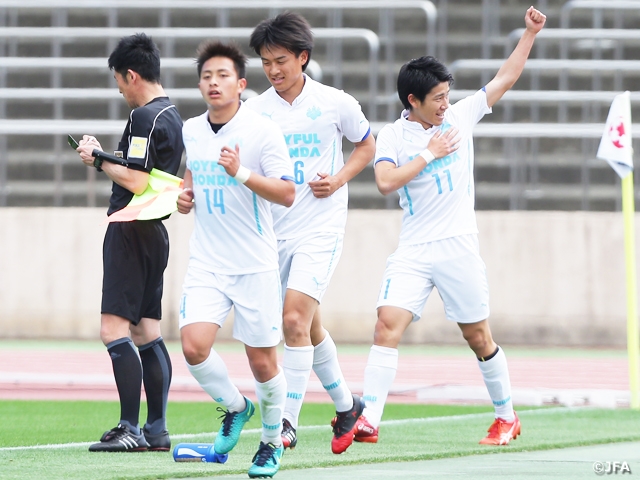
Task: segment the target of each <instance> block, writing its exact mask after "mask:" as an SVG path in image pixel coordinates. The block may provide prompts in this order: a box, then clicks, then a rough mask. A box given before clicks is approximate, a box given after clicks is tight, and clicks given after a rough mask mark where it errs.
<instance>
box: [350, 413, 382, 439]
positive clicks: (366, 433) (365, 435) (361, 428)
mask: <svg viewBox="0 0 640 480" xmlns="http://www.w3.org/2000/svg"><path fill="white" fill-rule="evenodd" d="M379 430H380V427H376V428H373V426H372V425H371V424H370V423H369V421H368V420H367V419H366V418H365V417H364V416H360V418H359V419H358V421H357V422H356V426H355V428H354V431H355V434H356V435H355V438H354V440H355V441H356V442H363V443H378V431H379Z"/></svg>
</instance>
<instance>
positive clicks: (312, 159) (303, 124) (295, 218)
mask: <svg viewBox="0 0 640 480" xmlns="http://www.w3.org/2000/svg"><path fill="white" fill-rule="evenodd" d="M247 106H248V107H251V108H252V109H253V110H255V111H256V112H258V113H260V114H261V115H263V116H265V117H269V118H270V119H272V120H273V121H274V122H276V123H277V124H278V126H279V127H280V128H281V129H282V132H283V134H284V138H285V140H286V142H287V147H288V148H289V156H290V157H291V164H292V165H293V168H294V178H295V182H296V200H295V202H294V204H293V206H292V207H291V208H284V207H282V206H280V205H273V206H272V210H273V219H274V228H275V231H276V236H277V237H278V240H286V239H289V238H294V237H297V236H300V235H305V234H307V233H312V232H333V233H343V232H344V227H345V223H346V221H347V204H348V201H349V192H348V190H347V185H346V184H345V185H344V186H343V187H342V188H340V189H339V190H337V191H336V192H335V193H334V194H333V195H332V196H331V197H329V198H316V197H314V196H313V193H312V192H311V189H310V188H309V185H308V183H309V182H310V181H313V180H318V179H319V178H320V177H318V176H317V173H318V172H323V173H328V174H329V175H335V174H336V173H337V172H338V171H339V170H340V169H341V168H342V167H343V166H344V158H343V155H342V136H343V135H344V136H345V137H347V139H348V140H349V141H350V142H353V143H356V142H360V141H362V140H364V139H365V138H367V136H368V135H369V134H370V130H369V121H368V120H367V119H366V118H365V116H364V114H363V113H362V109H361V108H360V104H359V103H358V101H357V100H356V99H355V98H353V97H352V96H351V95H349V94H347V93H345V92H343V91H342V90H337V89H335V88H333V87H328V86H326V85H323V84H321V83H319V82H316V81H314V80H312V79H311V78H309V77H308V76H306V75H305V84H304V87H303V89H302V92H301V93H300V95H298V97H297V98H296V99H295V100H294V101H293V105H290V104H289V103H288V102H287V101H286V100H284V99H282V97H280V95H278V93H277V92H276V91H275V89H274V88H273V87H271V88H269V89H268V90H267V91H265V92H264V93H262V94H261V95H259V96H257V97H253V98H251V99H249V100H247Z"/></svg>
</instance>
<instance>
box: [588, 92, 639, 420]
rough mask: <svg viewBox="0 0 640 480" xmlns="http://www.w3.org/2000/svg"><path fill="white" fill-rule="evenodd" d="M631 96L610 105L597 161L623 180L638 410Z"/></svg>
mask: <svg viewBox="0 0 640 480" xmlns="http://www.w3.org/2000/svg"><path fill="white" fill-rule="evenodd" d="M631 140H632V139H631V95H630V93H629V92H628V91H627V92H624V93H621V94H620V95H616V97H615V98H614V99H613V102H612V103H611V109H610V110H609V115H608V116H607V123H606V125H605V127H604V133H603V134H602V140H600V147H599V148H598V153H597V154H596V157H598V158H601V159H602V160H606V161H607V162H608V163H609V165H611V168H613V169H614V170H615V172H616V173H617V174H618V175H619V176H620V178H621V179H622V216H623V218H624V251H625V264H626V275H627V354H628V357H629V387H630V390H631V408H635V409H638V408H640V397H639V396H638V385H639V381H638V347H639V341H640V339H639V338H638V301H637V280H636V251H635V224H634V222H635V220H634V217H635V215H634V213H635V195H634V191H633V190H634V189H633V146H632V144H631Z"/></svg>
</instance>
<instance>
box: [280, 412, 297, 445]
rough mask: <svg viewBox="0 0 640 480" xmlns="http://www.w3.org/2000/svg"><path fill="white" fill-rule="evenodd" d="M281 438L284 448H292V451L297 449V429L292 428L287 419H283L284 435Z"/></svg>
mask: <svg viewBox="0 0 640 480" xmlns="http://www.w3.org/2000/svg"><path fill="white" fill-rule="evenodd" d="M280 436H281V437H282V446H283V447H284V448H290V449H291V450H293V449H294V448H296V445H297V444H298V436H297V435H296V429H295V428H293V427H292V426H291V423H289V420H287V419H286V418H283V419H282V433H281V434H280Z"/></svg>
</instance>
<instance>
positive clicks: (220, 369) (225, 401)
mask: <svg viewBox="0 0 640 480" xmlns="http://www.w3.org/2000/svg"><path fill="white" fill-rule="evenodd" d="M187 368H188V369H189V371H190V372H191V375H193V377H194V378H195V379H196V380H197V381H198V383H199V384H200V386H201V387H202V389H203V390H204V391H205V392H207V393H208V394H209V395H211V398H213V399H214V400H215V401H216V402H218V403H220V404H222V405H224V406H225V407H227V409H229V410H230V411H232V412H242V411H243V410H244V409H245V408H247V404H246V402H245V400H244V396H242V394H241V393H240V390H238V387H236V386H235V385H234V384H233V383H231V379H230V378H229V372H228V371H227V366H226V365H225V363H224V361H223V360H222V358H220V355H218V354H217V353H216V351H215V350H214V349H213V348H212V349H211V353H210V354H209V356H208V357H207V359H206V360H205V361H204V362H202V363H200V364H198V365H189V364H188V363H187Z"/></svg>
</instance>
